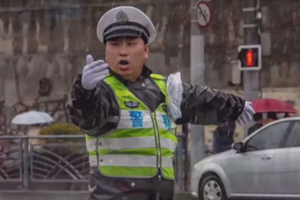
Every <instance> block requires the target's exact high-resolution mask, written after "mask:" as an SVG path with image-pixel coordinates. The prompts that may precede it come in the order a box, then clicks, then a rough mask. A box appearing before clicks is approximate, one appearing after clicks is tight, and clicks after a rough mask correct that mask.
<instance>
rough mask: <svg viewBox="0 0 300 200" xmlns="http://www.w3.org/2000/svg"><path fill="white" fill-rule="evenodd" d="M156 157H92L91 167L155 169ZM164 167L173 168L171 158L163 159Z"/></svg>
mask: <svg viewBox="0 0 300 200" xmlns="http://www.w3.org/2000/svg"><path fill="white" fill-rule="evenodd" d="M156 159H157V158H156V156H136V155H103V156H99V159H97V156H90V158H89V160H90V165H91V166H93V167H96V166H98V164H99V165H101V166H115V167H119V166H125V167H155V168H156ZM162 167H166V168H172V167H173V160H172V158H171V157H162Z"/></svg>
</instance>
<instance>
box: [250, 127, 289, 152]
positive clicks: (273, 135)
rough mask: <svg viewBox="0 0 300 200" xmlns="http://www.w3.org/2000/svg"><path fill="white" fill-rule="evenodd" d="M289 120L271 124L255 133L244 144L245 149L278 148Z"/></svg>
mask: <svg viewBox="0 0 300 200" xmlns="http://www.w3.org/2000/svg"><path fill="white" fill-rule="evenodd" d="M289 127H290V122H281V123H277V124H274V125H271V126H269V127H267V128H265V129H263V130H261V131H260V132H259V133H257V134H255V135H254V136H253V137H252V138H250V140H249V141H248V142H247V144H246V147H245V148H246V151H261V150H267V149H276V148H279V146H280V144H281V142H282V141H283V138H284V135H285V134H286V132H287V131H288V129H289Z"/></svg>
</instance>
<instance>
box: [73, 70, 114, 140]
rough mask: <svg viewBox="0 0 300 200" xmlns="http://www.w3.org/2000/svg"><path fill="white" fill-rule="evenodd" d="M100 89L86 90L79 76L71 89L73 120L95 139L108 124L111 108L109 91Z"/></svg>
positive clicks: (98, 87)
mask: <svg viewBox="0 0 300 200" xmlns="http://www.w3.org/2000/svg"><path fill="white" fill-rule="evenodd" d="M100 87H101V86H97V87H96V88H95V89H93V90H90V91H89V90H85V89H84V88H83V87H82V85H81V74H79V75H77V76H76V77H75V80H74V82H73V86H72V89H71V101H72V106H70V109H69V110H70V115H71V120H72V122H73V123H74V124H75V125H77V126H79V127H80V128H81V129H82V130H83V131H84V132H86V133H87V134H89V135H91V136H93V137H97V135H98V132H99V130H100V129H101V128H102V127H103V126H104V125H105V124H106V120H107V118H108V115H109V108H110V100H109V97H110V95H107V92H108V91H107V90H105V88H102V87H101V88H100Z"/></svg>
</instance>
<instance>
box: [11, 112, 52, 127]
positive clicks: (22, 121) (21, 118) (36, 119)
mask: <svg viewBox="0 0 300 200" xmlns="http://www.w3.org/2000/svg"><path fill="white" fill-rule="evenodd" d="M53 121H54V119H53V118H52V117H51V116H50V115H49V114H48V113H45V112H40V111H29V112H25V113H22V114H19V115H17V116H15V117H14V118H13V120H12V121H11V122H12V123H13V124H17V125H33V124H47V123H50V122H53Z"/></svg>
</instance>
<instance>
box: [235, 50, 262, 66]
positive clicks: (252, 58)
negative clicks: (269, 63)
mask: <svg viewBox="0 0 300 200" xmlns="http://www.w3.org/2000/svg"><path fill="white" fill-rule="evenodd" d="M238 59H239V69H240V70H260V69H261V46H260V45H240V46H239V48H238Z"/></svg>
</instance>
